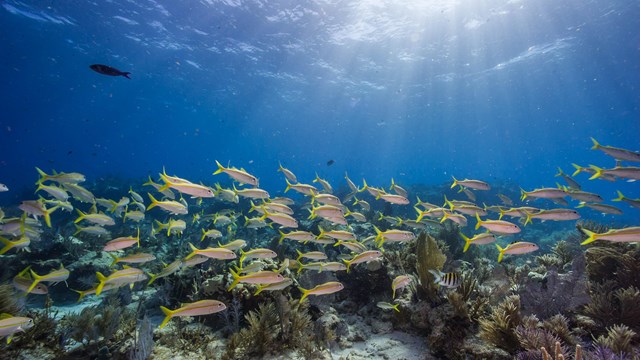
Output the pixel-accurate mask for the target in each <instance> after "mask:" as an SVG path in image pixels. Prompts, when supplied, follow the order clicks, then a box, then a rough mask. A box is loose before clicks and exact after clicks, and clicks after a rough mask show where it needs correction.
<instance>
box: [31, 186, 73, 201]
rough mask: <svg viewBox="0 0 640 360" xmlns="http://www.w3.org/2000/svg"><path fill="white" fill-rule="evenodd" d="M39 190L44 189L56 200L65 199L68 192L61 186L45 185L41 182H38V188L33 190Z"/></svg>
mask: <svg viewBox="0 0 640 360" xmlns="http://www.w3.org/2000/svg"><path fill="white" fill-rule="evenodd" d="M40 190H43V191H45V192H46V193H47V194H49V195H51V196H53V197H54V198H55V199H56V200H60V201H67V200H68V199H69V194H67V191H66V190H65V189H63V188H60V187H57V186H53V185H45V184H43V183H40V184H38V188H37V189H36V191H35V192H38V191H40Z"/></svg>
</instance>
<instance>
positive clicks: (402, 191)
mask: <svg viewBox="0 0 640 360" xmlns="http://www.w3.org/2000/svg"><path fill="white" fill-rule="evenodd" d="M389 191H393V192H395V193H396V194H398V195H400V196H402V197H404V198H406V197H408V196H407V195H408V192H407V190H405V189H403V188H402V187H400V186H398V184H396V183H395V181H394V180H393V178H391V186H390V187H389Z"/></svg>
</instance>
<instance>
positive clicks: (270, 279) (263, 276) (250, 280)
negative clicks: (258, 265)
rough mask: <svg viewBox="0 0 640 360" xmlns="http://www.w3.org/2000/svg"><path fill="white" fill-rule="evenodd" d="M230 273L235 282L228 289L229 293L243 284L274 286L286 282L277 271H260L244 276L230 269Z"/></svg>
mask: <svg viewBox="0 0 640 360" xmlns="http://www.w3.org/2000/svg"><path fill="white" fill-rule="evenodd" d="M229 271H230V273H231V276H233V282H232V283H231V285H230V286H229V287H228V288H227V291H231V290H232V289H233V288H234V287H236V285H238V283H241V282H242V283H247V284H274V283H279V282H282V281H284V276H282V275H281V274H278V273H277V272H275V271H258V272H255V273H251V274H247V275H243V276H240V275H238V273H236V272H235V271H233V270H231V269H229Z"/></svg>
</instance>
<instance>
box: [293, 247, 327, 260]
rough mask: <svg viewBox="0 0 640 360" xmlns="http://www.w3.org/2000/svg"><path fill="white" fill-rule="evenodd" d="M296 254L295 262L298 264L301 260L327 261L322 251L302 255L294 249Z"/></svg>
mask: <svg viewBox="0 0 640 360" xmlns="http://www.w3.org/2000/svg"><path fill="white" fill-rule="evenodd" d="M296 252H297V253H298V258H296V261H298V262H300V259H302V258H305V259H311V260H326V259H327V254H325V253H323V252H322V251H309V252H306V253H304V254H303V253H302V252H301V251H300V250H298V249H296Z"/></svg>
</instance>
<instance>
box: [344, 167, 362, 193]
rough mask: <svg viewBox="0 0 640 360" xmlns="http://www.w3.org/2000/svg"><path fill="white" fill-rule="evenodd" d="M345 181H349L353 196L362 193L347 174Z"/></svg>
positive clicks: (345, 174)
mask: <svg viewBox="0 0 640 360" xmlns="http://www.w3.org/2000/svg"><path fill="white" fill-rule="evenodd" d="M344 179H345V180H347V185H348V186H349V189H351V192H352V193H353V194H355V193H358V192H360V189H358V186H357V185H356V184H355V183H354V182H353V181H351V179H349V175H347V173H346V172H345V173H344Z"/></svg>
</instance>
